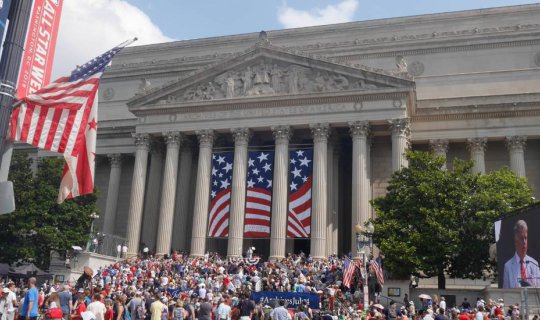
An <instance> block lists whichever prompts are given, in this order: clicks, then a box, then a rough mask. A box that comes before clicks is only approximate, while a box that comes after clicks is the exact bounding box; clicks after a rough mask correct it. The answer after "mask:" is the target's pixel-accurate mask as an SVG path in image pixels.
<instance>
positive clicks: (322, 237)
mask: <svg viewBox="0 0 540 320" xmlns="http://www.w3.org/2000/svg"><path fill="white" fill-rule="evenodd" d="M310 129H311V133H312V135H313V142H314V147H313V187H312V197H311V198H312V204H311V206H312V214H311V252H310V253H311V256H312V257H313V258H314V259H324V258H326V209H327V205H326V203H327V200H328V199H327V192H326V188H327V183H326V178H327V172H326V170H327V164H326V162H327V157H328V151H327V144H328V135H329V133H330V127H329V126H328V124H327V123H323V124H321V123H319V124H313V125H310Z"/></svg>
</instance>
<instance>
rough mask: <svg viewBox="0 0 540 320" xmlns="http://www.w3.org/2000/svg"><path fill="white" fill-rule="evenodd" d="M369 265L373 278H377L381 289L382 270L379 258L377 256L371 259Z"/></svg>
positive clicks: (382, 283)
mask: <svg viewBox="0 0 540 320" xmlns="http://www.w3.org/2000/svg"><path fill="white" fill-rule="evenodd" d="M370 264H371V267H372V268H373V272H375V276H377V282H378V283H379V284H380V285H381V287H382V286H383V285H384V274H383V270H382V259H381V256H378V257H377V259H372V260H371V261H370Z"/></svg>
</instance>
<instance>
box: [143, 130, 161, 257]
mask: <svg viewBox="0 0 540 320" xmlns="http://www.w3.org/2000/svg"><path fill="white" fill-rule="evenodd" d="M164 153H165V150H164V147H163V144H162V143H161V141H156V140H154V141H152V144H151V145H150V165H149V166H148V167H149V170H150V172H149V173H148V181H146V191H147V192H146V194H145V196H144V215H143V220H142V221H143V225H142V235H141V243H144V244H145V246H146V247H148V248H149V249H151V250H152V251H155V249H156V239H157V227H158V219H159V202H160V200H161V199H160V195H161V186H162V183H161V182H162V178H163V155H164ZM150 190H151V191H150Z"/></svg>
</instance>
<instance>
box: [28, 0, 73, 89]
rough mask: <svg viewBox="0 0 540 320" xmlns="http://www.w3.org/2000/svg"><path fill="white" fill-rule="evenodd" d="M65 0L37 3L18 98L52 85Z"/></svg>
mask: <svg viewBox="0 0 540 320" xmlns="http://www.w3.org/2000/svg"><path fill="white" fill-rule="evenodd" d="M63 1H64V0H34V7H33V8H32V15H31V16H30V20H29V24H28V32H27V35H26V42H25V45H24V54H23V57H22V60H21V70H20V72H19V81H18V83H17V98H18V99H21V98H23V97H26V96H27V95H29V94H32V93H34V92H36V91H37V90H39V89H41V88H42V87H43V86H45V85H47V84H49V82H50V80H51V71H52V65H53V61H54V51H55V47H56V38H57V35H58V27H59V25H60V16H61V14H62V4H63Z"/></svg>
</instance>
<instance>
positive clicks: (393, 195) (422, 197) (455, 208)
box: [372, 151, 534, 288]
mask: <svg viewBox="0 0 540 320" xmlns="http://www.w3.org/2000/svg"><path fill="white" fill-rule="evenodd" d="M407 158H408V159H409V167H408V168H403V169H401V170H400V171H397V172H395V173H394V174H393V175H392V178H391V179H390V181H389V186H388V188H387V194H386V195H385V196H384V197H380V198H377V199H374V200H373V201H372V205H373V207H374V208H375V211H376V214H377V218H376V219H374V225H375V230H376V231H375V234H374V243H375V244H376V245H377V246H378V247H379V248H380V250H381V251H382V252H383V253H384V256H385V260H384V261H385V269H387V270H389V271H391V272H392V274H394V275H395V276H397V277H401V278H405V277H406V278H408V277H409V275H411V274H412V275H417V276H426V277H433V276H438V277H439V287H440V288H444V275H445V274H447V275H449V276H450V277H459V278H470V279H478V278H482V277H485V275H486V274H489V273H491V274H494V273H495V272H496V262H495V261H494V260H493V259H492V258H490V255H489V248H490V245H491V244H493V243H494V242H495V239H494V231H493V225H494V222H495V221H497V220H499V219H502V218H505V217H507V216H510V215H512V214H513V213H514V212H515V211H516V209H519V208H523V207H525V206H527V205H530V204H532V203H533V202H534V198H533V197H532V190H531V188H530V187H529V186H528V185H527V181H526V179H524V178H521V177H518V176H517V175H515V174H514V173H513V172H512V171H510V170H509V169H507V168H503V169H500V170H497V171H492V172H490V173H487V174H483V175H482V174H473V173H471V168H472V166H473V163H472V161H462V160H455V161H454V163H453V170H445V169H443V165H444V163H445V161H446V160H445V159H444V158H441V157H437V156H434V155H432V154H430V153H427V152H421V151H408V152H407ZM441 277H442V279H441ZM441 281H442V282H441Z"/></svg>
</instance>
